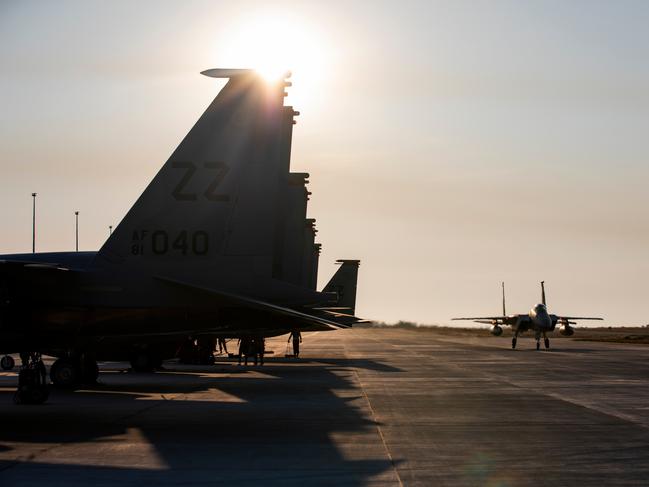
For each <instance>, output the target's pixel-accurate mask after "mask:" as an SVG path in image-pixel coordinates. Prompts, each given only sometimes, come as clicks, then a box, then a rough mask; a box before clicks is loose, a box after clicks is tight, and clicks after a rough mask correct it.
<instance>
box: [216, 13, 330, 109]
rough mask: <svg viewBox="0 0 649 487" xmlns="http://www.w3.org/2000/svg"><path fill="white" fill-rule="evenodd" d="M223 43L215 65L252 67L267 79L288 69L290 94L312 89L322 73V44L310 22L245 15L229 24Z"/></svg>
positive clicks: (323, 68)
mask: <svg viewBox="0 0 649 487" xmlns="http://www.w3.org/2000/svg"><path fill="white" fill-rule="evenodd" d="M225 43H226V44H225V45H221V46H218V58H217V59H218V60H219V64H220V65H219V66H218V67H227V68H234V67H241V68H252V69H255V70H256V71H258V72H259V73H260V74H261V75H262V76H263V77H264V78H266V79H268V80H269V81H275V80H277V79H280V78H282V77H283V76H284V75H285V73H286V72H287V71H290V72H291V73H293V81H294V82H295V84H296V88H293V89H291V90H290V93H291V95H292V94H293V92H294V91H298V92H302V90H301V89H300V87H301V88H304V91H305V92H306V91H311V90H313V89H314V86H315V85H316V84H319V83H320V82H321V81H322V79H323V77H324V75H325V71H326V70H325V67H326V66H325V65H326V61H327V53H326V52H325V51H326V50H325V44H324V43H323V42H322V41H321V40H320V39H318V34H317V32H316V30H315V29H314V28H313V26H307V25H306V24H305V23H304V22H303V21H302V20H300V19H297V18H295V17H292V16H279V15H276V14H270V15H264V14H257V15H255V16H254V17H246V18H244V19H242V20H241V22H240V23H238V24H235V25H233V26H232V30H231V31H230V33H229V34H228V35H226V36H225ZM225 64H227V66H226V65H225ZM299 98H300V99H301V98H303V97H302V96H299Z"/></svg>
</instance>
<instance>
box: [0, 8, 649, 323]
mask: <svg viewBox="0 0 649 487" xmlns="http://www.w3.org/2000/svg"><path fill="white" fill-rule="evenodd" d="M266 20H268V22H267V23H265V21H266ZM264 25H267V26H270V27H264ZM648 25H649V2H646V1H637V2H631V1H626V2H625V1H609V2H597V1H572V2H570V1H565V0H563V1H537V2H532V1H529V2H519V1H475V0H473V1H466V2H463V1H457V0H453V1H450V0H449V1H437V2H435V1H430V0H429V1H422V2H414V1H411V2H409V1H401V2H394V1H392V2H378V1H368V2H361V1H357V2H332V1H326V2H324V1H323V2H306V1H300V2H295V3H292V2H269V1H264V2H244V1H232V2H217V1H204V2H191V1H183V2H161V1H149V2H145V1H138V2H114V1H111V2H92V1H78V2H72V1H68V2H66V1H63V2H60V1H57V2H47V1H42V2H29V1H7V0H0V93H1V95H0V96H1V100H2V105H1V110H0V168H1V173H0V174H1V176H2V184H1V186H0V188H1V191H0V225H1V227H0V228H2V233H1V238H0V252H1V253H9V252H23V251H25V252H27V251H30V250H31V220H30V218H31V196H30V194H31V193H32V192H33V191H36V192H38V193H39V196H38V229H39V230H38V243H37V247H38V250H40V251H54V250H72V249H73V247H74V211H75V210H77V209H78V210H79V211H80V212H81V213H80V221H81V248H82V249H83V250H96V249H98V248H99V247H100V246H101V244H102V243H103V241H104V240H105V238H106V237H107V235H108V225H110V224H113V225H116V224H117V223H118V222H119V220H120V219H121V218H122V216H123V215H124V214H125V212H126V211H127V210H128V208H129V207H130V206H131V205H132V203H133V202H134V201H135V199H136V198H137V196H139V194H140V193H141V191H142V190H143V189H144V188H145V186H146V185H147V184H148V182H149V181H150V179H151V178H152V177H153V176H154V174H155V173H156V172H157V170H158V169H159V168H160V166H161V165H162V164H163V163H164V161H166V160H167V158H168V156H169V155H170V154H171V152H172V151H173V149H174V148H175V147H176V146H177V144H178V143H179V142H180V140H181V139H182V137H183V136H184V135H185V134H186V133H187V131H188V130H189V129H190V128H191V126H192V124H193V123H194V122H195V121H196V119H197V118H198V117H199V116H200V114H201V113H202V112H203V110H204V109H205V107H206V106H207V104H208V103H209V102H210V101H211V100H212V98H213V97H214V95H215V94H216V92H217V91H218V87H219V86H220V85H219V84H218V81H215V80H213V79H209V78H206V77H203V76H200V75H199V74H198V73H199V72H200V71H202V70H204V69H207V68H213V67H248V65H249V64H250V63H251V62H252V63H254V62H256V61H257V60H258V59H259V57H260V56H259V53H260V52H262V53H265V55H264V56H265V58H266V59H268V58H269V57H270V55H269V54H268V52H267V51H268V49H269V46H273V45H277V44H279V45H280V47H281V49H277V51H276V52H275V53H274V54H275V55H277V56H278V57H279V59H288V60H289V62H290V63H291V64H292V65H291V66H288V67H290V68H292V69H293V71H294V77H293V81H294V87H293V88H292V89H291V90H292V91H291V96H290V98H289V102H290V103H292V104H294V105H295V108H296V109H298V110H299V111H300V112H301V113H302V115H301V116H300V117H299V120H298V125H297V126H296V128H295V132H294V144H293V162H292V169H293V170H294V171H306V172H309V173H311V184H310V190H311V191H312V192H313V195H312V198H311V201H310V207H309V213H310V216H311V217H314V218H317V222H318V229H319V233H318V237H319V240H320V241H321V242H322V243H323V253H322V256H321V261H320V262H321V266H320V269H321V272H320V283H321V284H323V283H324V282H326V281H327V279H328V278H329V276H330V274H331V273H332V272H333V271H334V269H335V268H334V266H333V265H332V263H333V261H334V260H335V259H336V258H360V259H362V264H361V269H360V271H361V273H360V279H359V296H358V314H360V315H362V316H366V317H369V318H374V319H379V320H386V321H395V320H398V319H405V320H415V321H419V322H425V323H444V322H448V320H449V319H450V318H451V317H452V316H456V315H466V314H484V313H487V314H492V313H498V312H499V311H500V296H499V293H500V287H499V283H500V281H501V280H505V281H506V283H507V286H508V291H509V293H508V296H509V299H508V304H509V309H508V311H509V312H525V311H526V310H527V309H529V307H530V306H531V305H533V304H534V303H535V302H536V301H538V300H539V290H538V281H540V280H541V279H545V280H546V282H547V287H548V301H549V306H550V308H551V311H554V312H558V313H571V314H583V313H587V314H593V315H602V316H604V317H605V318H606V323H609V324H646V323H649V313H648V312H647V298H648V296H649V190H648V182H649V62H647V60H649V29H648V28H647V26H648ZM270 37H272V39H270ZM284 54H286V57H285V58H282V57H281V56H282V55H284ZM264 56H262V57H264ZM253 67H255V66H253ZM281 67H282V68H283V67H284V66H281Z"/></svg>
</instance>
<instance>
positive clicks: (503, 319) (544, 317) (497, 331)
mask: <svg viewBox="0 0 649 487" xmlns="http://www.w3.org/2000/svg"><path fill="white" fill-rule="evenodd" d="M501 286H502V292H503V314H502V316H481V317H474V318H452V319H453V320H471V321H475V322H476V323H486V324H489V325H492V328H491V334H492V335H495V336H500V335H502V333H503V329H502V326H504V325H506V326H511V327H512V332H513V333H514V336H513V337H512V348H516V339H517V338H518V335H519V333H521V332H524V331H527V330H534V338H535V339H536V349H537V350H539V349H540V348H541V343H540V342H541V336H543V341H544V343H545V348H550V339H549V338H548V336H547V333H548V332H549V331H554V329H555V328H556V326H557V324H559V327H560V328H559V333H561V334H562V335H564V336H572V335H574V333H575V330H574V329H573V328H572V327H571V326H570V325H574V324H576V321H577V320H601V319H603V318H591V317H583V316H566V315H555V314H550V313H548V307H547V303H546V301H545V281H541V302H540V303H539V304H537V305H536V306H534V307H533V308H532V309H531V310H530V311H529V312H528V313H526V314H515V315H508V314H507V312H506V311H505V283H504V282H503V283H501Z"/></svg>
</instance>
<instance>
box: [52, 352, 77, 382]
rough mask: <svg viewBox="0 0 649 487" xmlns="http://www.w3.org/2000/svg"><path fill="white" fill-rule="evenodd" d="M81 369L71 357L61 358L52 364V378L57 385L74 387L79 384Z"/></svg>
mask: <svg viewBox="0 0 649 487" xmlns="http://www.w3.org/2000/svg"><path fill="white" fill-rule="evenodd" d="M80 378H81V370H80V368H79V366H78V365H77V364H76V363H74V361H72V360H70V359H63V358H60V359H58V360H57V361H56V362H54V363H53V364H52V368H51V369H50V379H51V380H52V384H54V385H55V386H56V387H61V388H66V389H72V388H74V387H75V386H77V385H78V384H79V379H80Z"/></svg>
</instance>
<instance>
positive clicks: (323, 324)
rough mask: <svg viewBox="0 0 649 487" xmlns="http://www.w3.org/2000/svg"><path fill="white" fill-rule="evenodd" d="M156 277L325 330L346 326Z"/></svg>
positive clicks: (222, 299)
mask: <svg viewBox="0 0 649 487" xmlns="http://www.w3.org/2000/svg"><path fill="white" fill-rule="evenodd" d="M157 279H159V280H161V281H164V282H168V283H170V284H174V285H177V286H182V287H184V288H189V289H193V290H196V291H201V292H205V293H209V294H211V295H213V296H215V297H217V298H218V299H220V300H221V301H223V302H224V303H227V304H230V305H231V306H237V307H244V308H251V309H256V310H259V311H264V312H266V313H269V314H273V315H281V316H284V317H286V318H289V319H291V320H293V321H297V322H299V323H302V324H305V325H309V326H318V327H320V328H321V329H327V330H338V329H341V328H346V326H345V325H340V324H338V323H336V322H334V321H331V320H327V319H325V318H321V317H317V316H313V315H309V314H306V313H301V312H299V311H296V310H293V309H290V308H285V307H283V306H277V305H275V304H271V303H267V302H264V301H259V300H257V299H254V298H250V297H246V296H239V295H236V294H232V293H228V292H224V291H220V290H216V289H210V288H207V287H202V286H196V285H194V284H190V283H187V282H182V281H178V280H175V279H170V278H166V277H157Z"/></svg>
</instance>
